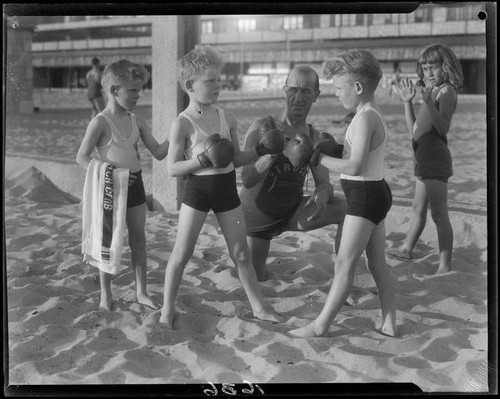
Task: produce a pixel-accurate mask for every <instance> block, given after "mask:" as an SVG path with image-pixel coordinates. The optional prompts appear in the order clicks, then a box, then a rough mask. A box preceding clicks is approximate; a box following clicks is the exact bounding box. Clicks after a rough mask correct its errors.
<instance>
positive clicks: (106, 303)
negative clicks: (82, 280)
mask: <svg viewBox="0 0 500 399" xmlns="http://www.w3.org/2000/svg"><path fill="white" fill-rule="evenodd" d="M99 309H102V310H107V311H111V310H113V300H112V299H111V297H110V296H101V303H99Z"/></svg>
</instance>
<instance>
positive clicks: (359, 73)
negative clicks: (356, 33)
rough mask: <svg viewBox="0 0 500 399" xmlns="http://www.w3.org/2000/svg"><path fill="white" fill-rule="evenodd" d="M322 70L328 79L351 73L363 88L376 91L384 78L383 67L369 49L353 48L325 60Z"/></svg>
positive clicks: (353, 78)
mask: <svg viewBox="0 0 500 399" xmlns="http://www.w3.org/2000/svg"><path fill="white" fill-rule="evenodd" d="M321 72H322V74H323V77H324V78H325V79H326V80H330V79H331V78H332V77H333V76H335V75H349V76H351V78H352V80H353V81H355V82H359V83H361V85H362V86H363V89H365V90H369V91H375V90H376V89H377V86H378V84H379V82H380V79H381V78H382V68H380V64H379V62H378V61H377V59H376V58H375V57H374V56H373V54H372V53H370V52H369V51H367V50H360V49H353V50H349V51H346V52H344V53H342V54H340V55H338V56H337V57H334V58H330V59H328V60H326V61H325V62H323V65H322V67H321Z"/></svg>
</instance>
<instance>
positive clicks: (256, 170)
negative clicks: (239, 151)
mask: <svg viewBox="0 0 500 399" xmlns="http://www.w3.org/2000/svg"><path fill="white" fill-rule="evenodd" d="M260 124H261V121H260V120H257V121H254V122H253V123H252V124H251V125H250V127H249V128H248V131H247V134H246V135H245V143H244V148H245V151H249V152H250V151H255V145H256V144H257V142H258V141H259V127H260ZM275 158H276V155H271V154H267V155H264V156H262V157H260V158H258V159H257V162H253V163H250V164H247V165H245V166H243V168H242V169H241V180H242V183H243V186H245V187H246V188H251V187H253V186H255V185H256V184H257V183H259V182H260V181H262V180H263V179H264V178H265V177H266V175H267V172H268V171H269V168H270V167H271V165H272V164H273V162H274V159H275Z"/></svg>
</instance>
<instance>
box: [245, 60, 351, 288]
mask: <svg viewBox="0 0 500 399" xmlns="http://www.w3.org/2000/svg"><path fill="white" fill-rule="evenodd" d="M284 92H285V99H286V102H285V107H284V110H283V112H282V113H281V115H280V116H278V117H273V116H269V117H266V118H261V119H258V120H256V121H254V122H253V123H252V124H251V125H250V127H249V128H248V131H247V133H246V136H245V143H244V146H245V150H247V149H250V148H252V147H253V146H254V145H255V143H256V142H258V140H259V137H260V135H261V133H260V131H261V130H262V127H263V126H266V125H269V124H270V125H271V126H272V127H274V126H275V127H276V128H277V129H279V130H281V131H283V132H284V135H285V138H286V140H285V141H286V142H288V144H287V148H288V150H290V151H291V152H292V153H286V152H285V153H277V154H269V155H266V156H264V157H261V158H259V159H258V160H257V162H254V163H251V164H248V165H246V166H244V167H243V169H242V173H241V177H242V182H243V187H242V189H241V190H240V199H241V202H242V206H243V212H244V214H245V221H246V226H247V236H248V242H249V245H250V250H251V255H252V263H253V265H254V267H255V270H256V272H257V276H258V278H259V280H260V281H264V280H267V279H268V278H269V276H268V273H267V271H266V261H267V258H268V255H269V250H270V245H271V240H272V239H273V238H274V237H276V236H278V235H280V234H281V233H283V232H285V231H309V230H314V229H318V228H320V227H323V226H326V225H330V224H339V227H338V229H337V238H339V237H340V231H341V223H342V220H343V218H344V213H345V201H344V199H343V198H342V197H338V196H334V193H333V186H332V184H331V183H330V180H329V173H328V170H327V169H326V168H325V167H323V166H321V165H319V166H316V167H311V166H310V164H309V163H308V162H302V163H301V164H297V163H295V162H292V160H291V159H290V158H289V157H287V155H289V156H291V157H293V156H294V153H296V154H300V153H301V152H304V154H305V159H306V158H307V155H310V151H311V148H309V147H312V145H313V144H314V143H315V142H317V141H318V140H319V135H320V132H319V131H317V130H316V129H314V128H313V127H312V125H310V124H308V123H307V117H308V115H309V111H310V110H311V107H312V105H313V104H314V103H315V102H316V100H317V99H318V96H319V94H320V90H319V78H318V75H317V73H316V72H315V71H314V70H313V69H312V68H310V67H308V66H297V67H295V68H293V69H292V70H291V71H290V72H289V74H288V76H287V78H286V81H285V87H284ZM308 151H309V154H307V152H308ZM306 160H307V159H306ZM294 163H295V164H294ZM309 170H311V172H312V176H313V178H314V183H315V186H316V188H315V191H314V193H313V194H312V195H310V196H308V195H304V183H305V180H306V177H307V175H308V171H309ZM337 247H338V240H337Z"/></svg>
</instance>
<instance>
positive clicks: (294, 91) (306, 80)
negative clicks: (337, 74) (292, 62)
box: [285, 71, 319, 118]
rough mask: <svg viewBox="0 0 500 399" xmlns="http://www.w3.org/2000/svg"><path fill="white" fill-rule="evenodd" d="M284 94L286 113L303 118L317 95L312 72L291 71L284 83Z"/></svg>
mask: <svg viewBox="0 0 500 399" xmlns="http://www.w3.org/2000/svg"><path fill="white" fill-rule="evenodd" d="M285 95H286V111H287V114H288V115H289V116H292V117H295V118H297V117H303V118H305V117H306V116H307V115H308V114H309V111H310V109H311V106H312V105H313V103H314V102H315V101H316V100H317V98H318V95H319V90H317V88H316V77H315V75H314V73H312V72H309V73H307V72H305V73H304V72H297V71H292V72H291V73H290V76H288V80H287V82H286V85H285Z"/></svg>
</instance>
